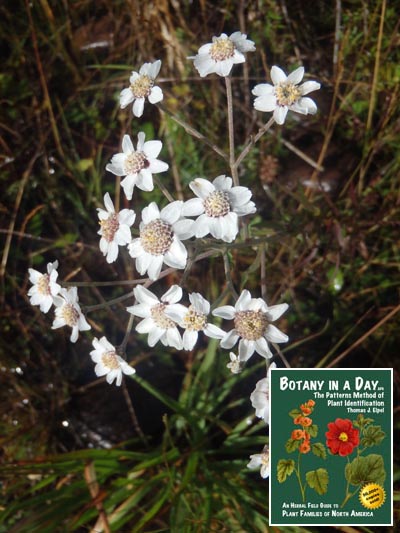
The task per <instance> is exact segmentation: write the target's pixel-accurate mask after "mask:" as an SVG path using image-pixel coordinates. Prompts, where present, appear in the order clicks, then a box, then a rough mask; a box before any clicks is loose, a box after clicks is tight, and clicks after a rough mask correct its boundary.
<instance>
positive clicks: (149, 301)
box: [133, 285, 159, 306]
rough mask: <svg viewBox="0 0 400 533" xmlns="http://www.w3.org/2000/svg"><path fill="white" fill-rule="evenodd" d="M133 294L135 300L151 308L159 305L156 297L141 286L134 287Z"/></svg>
mask: <svg viewBox="0 0 400 533" xmlns="http://www.w3.org/2000/svg"><path fill="white" fill-rule="evenodd" d="M133 293H134V295H135V298H136V300H137V301H138V302H140V303H142V304H146V305H150V306H151V305H156V304H158V303H159V300H158V298H157V296H156V295H155V294H153V293H152V292H151V291H149V289H146V287H143V286H142V285H138V286H137V287H135V288H134V289H133Z"/></svg>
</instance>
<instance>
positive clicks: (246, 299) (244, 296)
mask: <svg viewBox="0 0 400 533" xmlns="http://www.w3.org/2000/svg"><path fill="white" fill-rule="evenodd" d="M250 302H251V294H250V292H249V291H248V290H247V289H245V290H243V291H242V292H241V294H240V296H239V299H238V301H237V302H236V305H235V310H236V311H246V310H247V309H248V306H249V304H250Z"/></svg>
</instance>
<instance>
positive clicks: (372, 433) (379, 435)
mask: <svg viewBox="0 0 400 533" xmlns="http://www.w3.org/2000/svg"><path fill="white" fill-rule="evenodd" d="M385 437H386V433H385V432H384V431H382V428H381V426H369V427H367V428H365V430H364V434H363V437H362V439H361V444H362V445H363V446H375V445H376V444H379V443H380V442H382V441H383V439H384V438H385Z"/></svg>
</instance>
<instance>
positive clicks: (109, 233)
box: [99, 213, 119, 242]
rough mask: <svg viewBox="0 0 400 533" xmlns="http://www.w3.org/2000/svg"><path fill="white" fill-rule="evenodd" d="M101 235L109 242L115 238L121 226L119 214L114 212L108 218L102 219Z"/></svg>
mask: <svg viewBox="0 0 400 533" xmlns="http://www.w3.org/2000/svg"><path fill="white" fill-rule="evenodd" d="M99 224H100V227H101V235H102V237H104V238H105V240H106V241H107V242H112V241H113V240H114V235H115V233H116V232H117V230H118V228H119V221H118V215H117V214H116V213H112V214H111V215H110V216H109V217H108V218H107V219H106V220H100V222H99Z"/></svg>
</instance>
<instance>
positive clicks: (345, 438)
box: [339, 431, 349, 442]
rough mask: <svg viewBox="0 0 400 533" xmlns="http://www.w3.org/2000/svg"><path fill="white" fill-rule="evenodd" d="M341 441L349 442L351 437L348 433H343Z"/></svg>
mask: <svg viewBox="0 0 400 533" xmlns="http://www.w3.org/2000/svg"><path fill="white" fill-rule="evenodd" d="M339 440H341V441H342V442H347V441H348V440H349V436H348V435H347V433H345V432H344V431H342V433H341V434H340V435H339Z"/></svg>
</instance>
